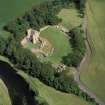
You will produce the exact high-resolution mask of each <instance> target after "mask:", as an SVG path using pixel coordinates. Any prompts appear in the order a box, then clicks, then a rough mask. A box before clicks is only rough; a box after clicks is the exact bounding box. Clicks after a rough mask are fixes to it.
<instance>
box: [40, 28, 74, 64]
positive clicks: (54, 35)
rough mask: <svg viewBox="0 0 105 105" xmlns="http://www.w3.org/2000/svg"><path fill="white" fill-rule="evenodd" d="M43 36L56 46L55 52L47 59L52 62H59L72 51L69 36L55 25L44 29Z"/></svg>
mask: <svg viewBox="0 0 105 105" xmlns="http://www.w3.org/2000/svg"><path fill="white" fill-rule="evenodd" d="M41 36H42V37H44V38H46V39H48V41H49V42H50V43H51V44H52V46H53V47H54V52H53V54H52V55H51V56H48V57H47V58H46V60H48V61H51V62H52V63H59V62H60V61H61V59H62V57H63V56H65V55H67V54H68V53H70V52H71V51H72V49H71V46H70V43H69V38H68V36H67V35H66V34H65V33H63V32H60V31H59V30H58V29H56V28H55V27H49V28H47V29H46V30H44V31H42V32H41Z"/></svg>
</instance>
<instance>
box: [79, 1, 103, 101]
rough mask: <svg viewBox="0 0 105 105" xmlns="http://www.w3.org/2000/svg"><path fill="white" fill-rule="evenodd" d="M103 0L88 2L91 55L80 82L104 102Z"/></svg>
mask: <svg viewBox="0 0 105 105" xmlns="http://www.w3.org/2000/svg"><path fill="white" fill-rule="evenodd" d="M104 9H105V0H88V4H87V16H88V31H89V35H90V38H91V40H92V41H91V42H92V43H91V45H92V49H93V52H92V53H93V54H92V58H91V62H90V63H89V65H88V66H87V67H86V68H85V70H84V71H83V72H82V73H81V79H82V81H83V82H84V83H85V84H86V85H87V86H88V87H89V88H90V89H91V90H92V91H93V92H95V93H96V95H98V96H99V97H100V98H101V99H103V100H104V101H105V48H104V47H105V46H104V45H105V24H104V23H105V14H104Z"/></svg>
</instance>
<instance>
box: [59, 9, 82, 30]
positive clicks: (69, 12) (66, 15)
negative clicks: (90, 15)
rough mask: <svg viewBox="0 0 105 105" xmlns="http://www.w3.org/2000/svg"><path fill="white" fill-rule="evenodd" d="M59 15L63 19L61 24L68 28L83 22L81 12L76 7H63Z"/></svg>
mask: <svg viewBox="0 0 105 105" xmlns="http://www.w3.org/2000/svg"><path fill="white" fill-rule="evenodd" d="M58 17H59V18H61V19H62V23H61V25H63V26H64V27H66V28H68V29H71V28H73V27H76V26H79V25H80V24H81V22H82V18H80V17H79V13H78V11H77V10H76V9H75V8H70V9H62V11H61V12H60V13H59V14H58Z"/></svg>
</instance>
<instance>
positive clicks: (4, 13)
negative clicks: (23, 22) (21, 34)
mask: <svg viewBox="0 0 105 105" xmlns="http://www.w3.org/2000/svg"><path fill="white" fill-rule="evenodd" d="M44 1H47V0H0V26H2V25H4V24H5V23H7V22H8V21H11V20H13V19H15V18H17V17H18V16H20V15H23V13H24V12H25V11H27V10H29V9H30V8H31V7H32V6H34V5H36V4H39V3H41V2H44Z"/></svg>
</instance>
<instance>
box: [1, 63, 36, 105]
mask: <svg viewBox="0 0 105 105" xmlns="http://www.w3.org/2000/svg"><path fill="white" fill-rule="evenodd" d="M0 78H1V79H2V80H3V82H4V83H5V85H6V86H7V88H8V91H9V95H10V98H11V102H12V105H37V101H36V100H35V96H34V95H35V94H34V92H33V91H32V90H31V89H30V87H29V84H28V83H27V82H26V81H25V80H24V79H23V78H22V77H21V76H20V75H18V74H17V73H16V71H15V70H14V69H13V68H12V67H11V66H10V65H9V64H8V63H5V62H2V61H0Z"/></svg>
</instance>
